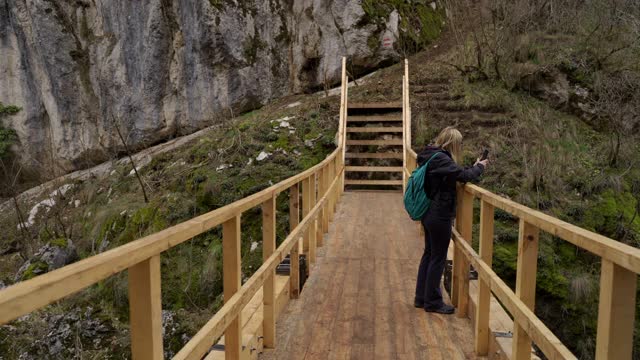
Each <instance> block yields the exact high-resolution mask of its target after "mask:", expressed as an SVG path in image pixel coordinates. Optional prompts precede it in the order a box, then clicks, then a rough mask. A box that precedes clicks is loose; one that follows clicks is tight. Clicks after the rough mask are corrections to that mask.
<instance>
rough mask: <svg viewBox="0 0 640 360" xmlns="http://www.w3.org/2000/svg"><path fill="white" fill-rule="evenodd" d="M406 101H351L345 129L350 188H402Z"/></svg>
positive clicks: (346, 183) (347, 175)
mask: <svg viewBox="0 0 640 360" xmlns="http://www.w3.org/2000/svg"><path fill="white" fill-rule="evenodd" d="M402 109H403V108H402V102H400V101H398V102H384V103H374V102H372V103H348V106H347V116H346V132H345V136H346V139H345V146H346V154H345V186H346V189H347V190H372V189H375V190H401V187H402V184H403V182H402V172H403V153H402V151H403V144H404V126H403V115H402Z"/></svg>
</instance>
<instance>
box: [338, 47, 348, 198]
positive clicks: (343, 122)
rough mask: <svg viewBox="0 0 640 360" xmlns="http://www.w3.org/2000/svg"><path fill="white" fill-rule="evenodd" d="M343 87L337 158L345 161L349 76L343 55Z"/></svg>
mask: <svg viewBox="0 0 640 360" xmlns="http://www.w3.org/2000/svg"><path fill="white" fill-rule="evenodd" d="M341 80H342V87H341V94H340V121H339V124H338V134H339V136H338V140H339V144H338V147H340V148H341V149H342V151H340V154H337V158H339V159H341V160H342V162H344V159H345V157H346V152H347V132H346V127H347V115H348V113H349V112H348V108H347V106H348V99H347V97H348V93H349V78H348V77H347V58H346V57H342V78H341ZM339 185H340V187H341V188H342V189H341V191H343V190H344V173H342V176H341V180H340V184H339Z"/></svg>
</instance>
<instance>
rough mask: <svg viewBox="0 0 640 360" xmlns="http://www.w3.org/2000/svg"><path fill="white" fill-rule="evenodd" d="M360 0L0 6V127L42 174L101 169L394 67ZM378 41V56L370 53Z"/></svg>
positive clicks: (32, 0)
mask: <svg viewBox="0 0 640 360" xmlns="http://www.w3.org/2000/svg"><path fill="white" fill-rule="evenodd" d="M360 3H361V2H360V1H358V0H270V1H262V0H248V1H245V0H243V1H234V0H199V1H193V0H139V1H92V0H73V1H72V0H60V1H50V0H0V102H2V103H5V104H14V105H17V106H20V107H22V108H23V110H22V111H21V112H19V113H18V114H16V115H14V116H10V117H7V118H5V119H4V120H3V121H4V122H5V123H4V124H3V125H4V126H8V127H11V128H13V129H14V130H16V131H17V133H18V136H19V139H20V144H21V145H20V149H19V150H18V153H19V155H20V156H22V157H23V160H24V161H25V162H26V163H28V164H31V165H40V168H41V169H42V170H43V171H47V169H51V166H52V165H55V166H56V167H57V168H58V170H57V171H62V172H65V171H71V170H75V169H79V168H84V167H87V166H89V165H93V164H95V163H97V162H100V161H103V160H106V159H107V158H108V157H109V155H110V154H112V152H113V151H114V150H113V149H114V148H117V147H119V145H120V140H119V138H118V137H117V134H116V124H118V127H119V128H120V130H121V131H122V132H123V133H124V135H125V137H126V138H127V139H128V142H129V145H131V146H134V147H138V148H141V147H145V146H148V145H150V144H152V143H155V142H158V141H162V140H164V139H167V138H169V137H172V136H175V135H179V134H186V133H190V132H193V131H195V130H197V129H200V128H203V127H205V126H209V125H212V124H214V123H215V122H216V121H217V120H216V119H220V118H221V117H222V116H225V117H226V116H229V114H230V113H237V112H239V111H245V110H250V109H253V108H256V107H259V106H260V105H262V104H265V103H266V102H268V101H270V100H272V99H274V98H277V97H279V96H283V95H287V94H290V93H294V92H302V91H309V90H314V89H318V88H320V87H321V86H322V85H323V84H324V83H325V82H326V83H331V84H336V83H337V82H338V81H339V79H340V62H341V57H342V56H349V58H350V61H352V63H353V66H354V68H355V69H356V70H354V71H361V70H365V69H371V68H375V67H377V66H380V65H381V64H385V63H388V62H390V61H393V60H397V59H398V58H399V54H398V53H397V52H396V50H395V49H394V47H393V42H395V41H396V40H397V37H398V14H397V13H396V12H392V13H391V14H390V15H389V17H388V19H387V20H386V25H383V27H382V29H381V27H380V25H379V24H375V25H374V24H373V23H371V22H370V21H363V18H364V17H365V16H366V14H365V11H364V10H363V8H362V6H361V5H360ZM383 41H384V44H385V45H384V46H380V44H381V43H382V42H383Z"/></svg>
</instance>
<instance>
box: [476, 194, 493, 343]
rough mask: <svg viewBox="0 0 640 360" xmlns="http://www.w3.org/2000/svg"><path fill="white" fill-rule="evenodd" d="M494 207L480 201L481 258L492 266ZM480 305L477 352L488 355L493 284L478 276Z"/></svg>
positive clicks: (477, 312)
mask: <svg viewBox="0 0 640 360" xmlns="http://www.w3.org/2000/svg"><path fill="white" fill-rule="evenodd" d="M494 212H495V210H494V207H493V205H491V204H489V203H488V202H486V201H484V200H482V201H481V203H480V254H479V255H480V259H481V260H482V261H483V262H484V263H486V264H487V265H489V266H491V263H492V259H493V230H494ZM478 285H479V289H478V302H477V304H478V306H477V308H476V324H475V325H476V326H475V330H476V336H475V341H476V344H475V347H476V353H477V355H480V356H486V355H487V354H488V353H489V313H490V310H491V309H490V305H491V286H490V285H489V284H487V283H486V282H485V281H484V280H483V279H482V278H478Z"/></svg>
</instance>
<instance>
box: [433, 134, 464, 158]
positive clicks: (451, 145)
mask: <svg viewBox="0 0 640 360" xmlns="http://www.w3.org/2000/svg"><path fill="white" fill-rule="evenodd" d="M433 145H435V146H437V147H439V148H441V149H443V150H447V151H448V152H450V153H451V156H453V160H454V161H455V162H457V163H459V162H460V160H461V159H460V156H462V134H461V133H460V131H459V130H458V129H456V128H455V127H453V126H447V127H446V128H444V129H442V131H441V132H440V135H438V137H436V140H435V142H434V143H433Z"/></svg>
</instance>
